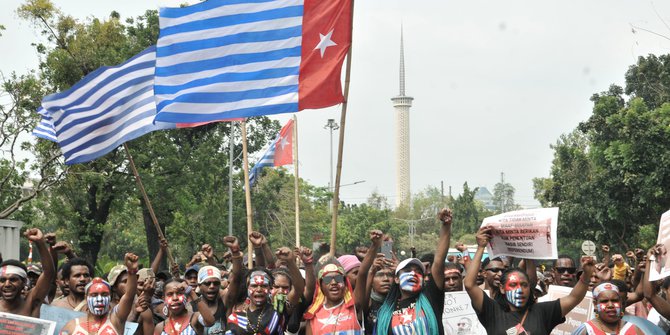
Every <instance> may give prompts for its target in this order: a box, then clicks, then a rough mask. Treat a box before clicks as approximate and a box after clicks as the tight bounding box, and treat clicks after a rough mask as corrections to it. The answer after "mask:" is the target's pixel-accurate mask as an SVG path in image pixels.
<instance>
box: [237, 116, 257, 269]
mask: <svg viewBox="0 0 670 335" xmlns="http://www.w3.org/2000/svg"><path fill="white" fill-rule="evenodd" d="M240 127H242V159H243V161H244V199H245V200H246V203H247V236H249V234H250V233H251V232H252V231H253V229H254V228H253V217H252V213H251V187H250V186H249V154H248V152H247V121H246V120H243V121H242V122H240ZM253 251H254V250H253V247H252V246H251V243H247V257H248V258H247V259H248V261H249V263H248V264H247V266H248V267H249V269H251V268H252V267H253V261H254V259H253V256H252V253H253Z"/></svg>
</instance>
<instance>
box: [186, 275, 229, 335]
mask: <svg viewBox="0 0 670 335" xmlns="http://www.w3.org/2000/svg"><path fill="white" fill-rule="evenodd" d="M198 288H200V298H201V299H202V300H204V301H205V303H207V308H208V309H209V312H210V313H211V314H212V315H214V320H215V321H214V324H213V325H212V326H211V327H205V332H204V334H205V335H209V334H223V332H224V331H225V329H226V308H225V306H224V304H223V297H224V295H223V291H222V290H221V270H219V269H218V268H217V267H215V266H212V265H207V266H203V267H202V268H200V270H198ZM191 307H192V308H193V311H196V312H197V311H198V303H197V302H191Z"/></svg>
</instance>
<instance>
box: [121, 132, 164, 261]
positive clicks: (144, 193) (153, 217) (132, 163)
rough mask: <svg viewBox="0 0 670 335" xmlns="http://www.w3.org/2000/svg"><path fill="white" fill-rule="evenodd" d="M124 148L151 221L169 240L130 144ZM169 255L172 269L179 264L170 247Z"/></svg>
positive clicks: (160, 234)
mask: <svg viewBox="0 0 670 335" xmlns="http://www.w3.org/2000/svg"><path fill="white" fill-rule="evenodd" d="M123 149H125V150H126V156H128V161H129V162H130V169H131V170H132V171H133V175H134V176H135V182H136V183H137V186H138V187H139V188H140V192H142V197H143V198H144V203H145V204H146V205H147V209H148V210H149V215H150V216H151V222H153V223H154V227H155V228H156V232H157V233H158V237H159V238H161V239H164V240H167V239H166V238H165V235H163V230H162V229H161V226H160V225H158V219H157V218H156V213H154V207H153V206H151V201H150V200H149V196H147V191H146V190H145V189H144V184H143V183H142V178H140V174H139V173H138V172H137V168H136V167H135V160H133V156H132V155H131V154H130V149H128V144H126V143H123ZM167 257H168V260H169V261H170V269H172V268H174V266H175V265H177V263H176V262H175V261H174V258H173V257H172V252H171V251H170V248H168V249H167Z"/></svg>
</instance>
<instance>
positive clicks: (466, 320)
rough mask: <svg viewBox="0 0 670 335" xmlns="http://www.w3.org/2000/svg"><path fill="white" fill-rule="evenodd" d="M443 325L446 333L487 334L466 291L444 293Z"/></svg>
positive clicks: (461, 334)
mask: <svg viewBox="0 0 670 335" xmlns="http://www.w3.org/2000/svg"><path fill="white" fill-rule="evenodd" d="M442 325H443V326H444V333H445V334H459V335H485V334H486V329H484V326H482V324H481V323H479V319H477V314H476V313H475V310H474V309H473V308H472V304H471V303H470V296H469V295H468V294H467V293H466V292H465V291H461V292H446V293H445V294H444V311H443V312H442Z"/></svg>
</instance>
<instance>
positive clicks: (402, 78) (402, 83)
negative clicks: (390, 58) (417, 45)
mask: <svg viewBox="0 0 670 335" xmlns="http://www.w3.org/2000/svg"><path fill="white" fill-rule="evenodd" d="M403 40H404V39H403V27H402V24H400V94H398V95H399V96H404V95H405V46H404V42H403Z"/></svg>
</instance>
